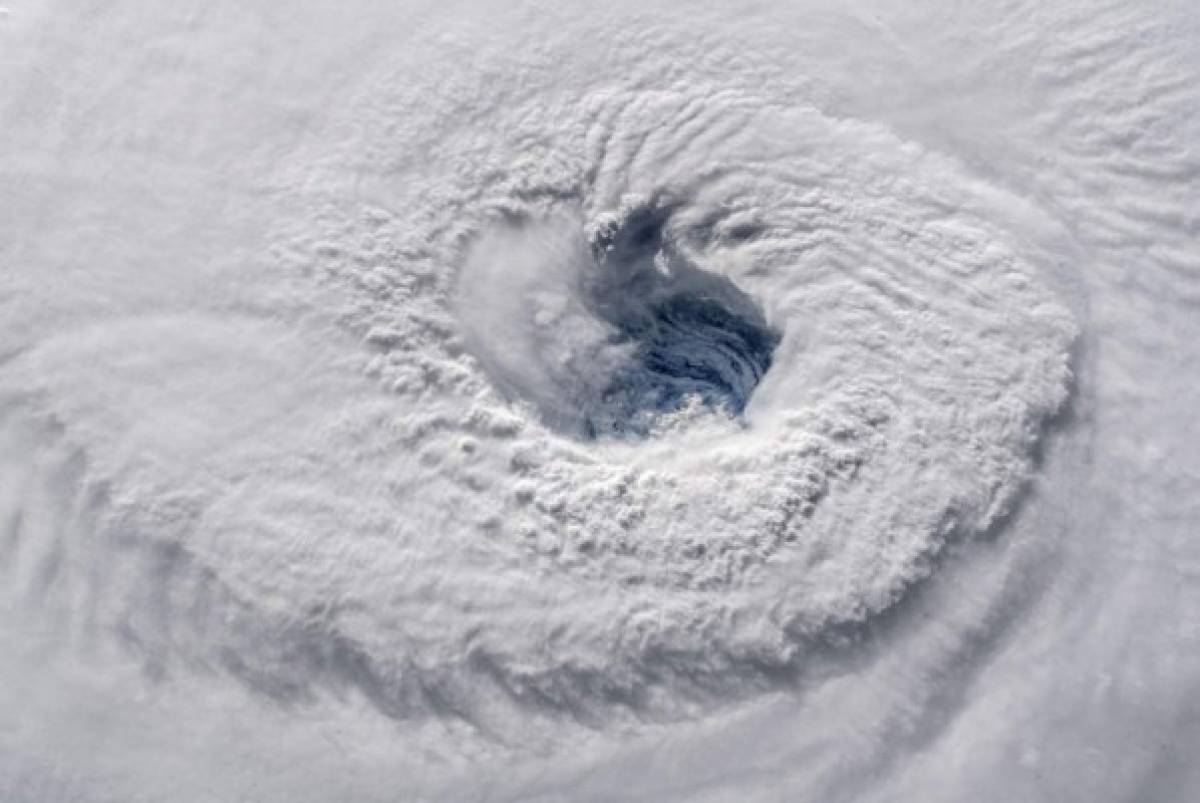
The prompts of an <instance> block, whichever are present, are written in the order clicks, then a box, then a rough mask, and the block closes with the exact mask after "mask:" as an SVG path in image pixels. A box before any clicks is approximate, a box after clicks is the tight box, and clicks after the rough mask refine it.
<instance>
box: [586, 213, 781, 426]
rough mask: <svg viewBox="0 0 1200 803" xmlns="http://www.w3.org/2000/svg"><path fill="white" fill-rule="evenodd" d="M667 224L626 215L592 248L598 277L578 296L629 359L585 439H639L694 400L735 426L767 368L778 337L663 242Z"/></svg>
mask: <svg viewBox="0 0 1200 803" xmlns="http://www.w3.org/2000/svg"><path fill="white" fill-rule="evenodd" d="M669 217H670V210H665V209H652V210H647V211H645V212H642V213H637V214H633V215H630V217H629V218H628V219H627V220H626V221H625V223H624V225H622V226H621V227H619V228H618V229H616V230H614V231H612V232H609V233H607V234H606V235H605V236H603V237H600V238H598V239H597V242H596V243H595V248H594V256H595V258H596V262H597V267H598V271H597V274H596V277H595V279H594V280H593V281H591V282H589V283H588V284H587V285H586V286H585V294H586V296H587V298H588V301H589V305H590V306H591V308H592V309H593V311H594V312H595V314H596V315H597V316H598V317H600V318H601V319H603V320H605V321H606V322H608V323H609V324H610V325H611V326H612V328H613V330H614V332H615V335H614V342H616V343H621V344H623V345H627V346H630V347H632V353H633V359H632V361H631V362H630V364H629V365H628V366H627V367H626V368H625V369H624V370H622V371H620V372H618V373H617V375H616V376H615V377H614V378H613V379H612V381H611V383H610V384H609V385H608V386H607V387H606V388H605V389H604V391H603V393H602V398H601V399H599V400H598V401H599V403H598V404H596V405H594V406H593V407H592V408H591V409H589V410H587V411H585V418H586V424H585V430H586V434H587V435H589V436H591V437H598V436H602V435H605V434H618V435H619V434H630V435H638V434H645V433H646V432H647V431H648V430H649V429H650V428H651V427H652V426H653V423H654V420H655V419H656V418H657V417H660V416H661V415H662V414H664V413H669V412H672V411H675V410H678V409H679V408H680V407H681V406H683V405H684V404H686V403H688V402H689V400H692V399H697V400H699V401H700V403H702V404H704V405H705V406H708V407H710V408H713V409H718V410H722V411H724V412H725V413H727V414H729V415H731V416H735V417H736V416H739V415H741V413H742V412H743V411H744V410H745V408H746V405H747V403H748V402H749V400H750V397H751V394H752V393H753V392H754V389H755V387H756V386H757V385H758V383H759V381H760V380H761V379H762V378H763V376H764V375H765V374H766V372H767V371H768V370H769V369H770V367H771V359H772V355H773V353H774V351H775V348H776V346H778V344H779V335H778V333H776V332H775V331H774V330H772V329H771V328H770V327H769V326H768V325H767V322H766V320H765V318H764V316H763V313H762V310H761V309H760V308H759V307H758V305H757V304H755V303H754V301H753V299H751V298H750V297H749V296H747V295H746V294H745V293H743V292H742V291H741V290H739V289H738V287H737V286H736V285H734V284H733V282H731V281H729V280H728V279H726V278H724V277H722V276H718V275H715V274H712V273H708V272H705V271H702V270H700V269H698V268H697V267H695V266H694V265H692V264H690V262H689V261H688V260H687V259H685V258H684V257H683V256H681V255H680V254H679V253H678V251H677V250H676V249H674V248H673V247H672V246H671V244H670V243H668V242H667V241H666V238H665V236H664V228H665V226H666V224H667V222H668V220H669ZM656 258H657V260H658V264H656ZM664 268H665V270H664Z"/></svg>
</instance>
